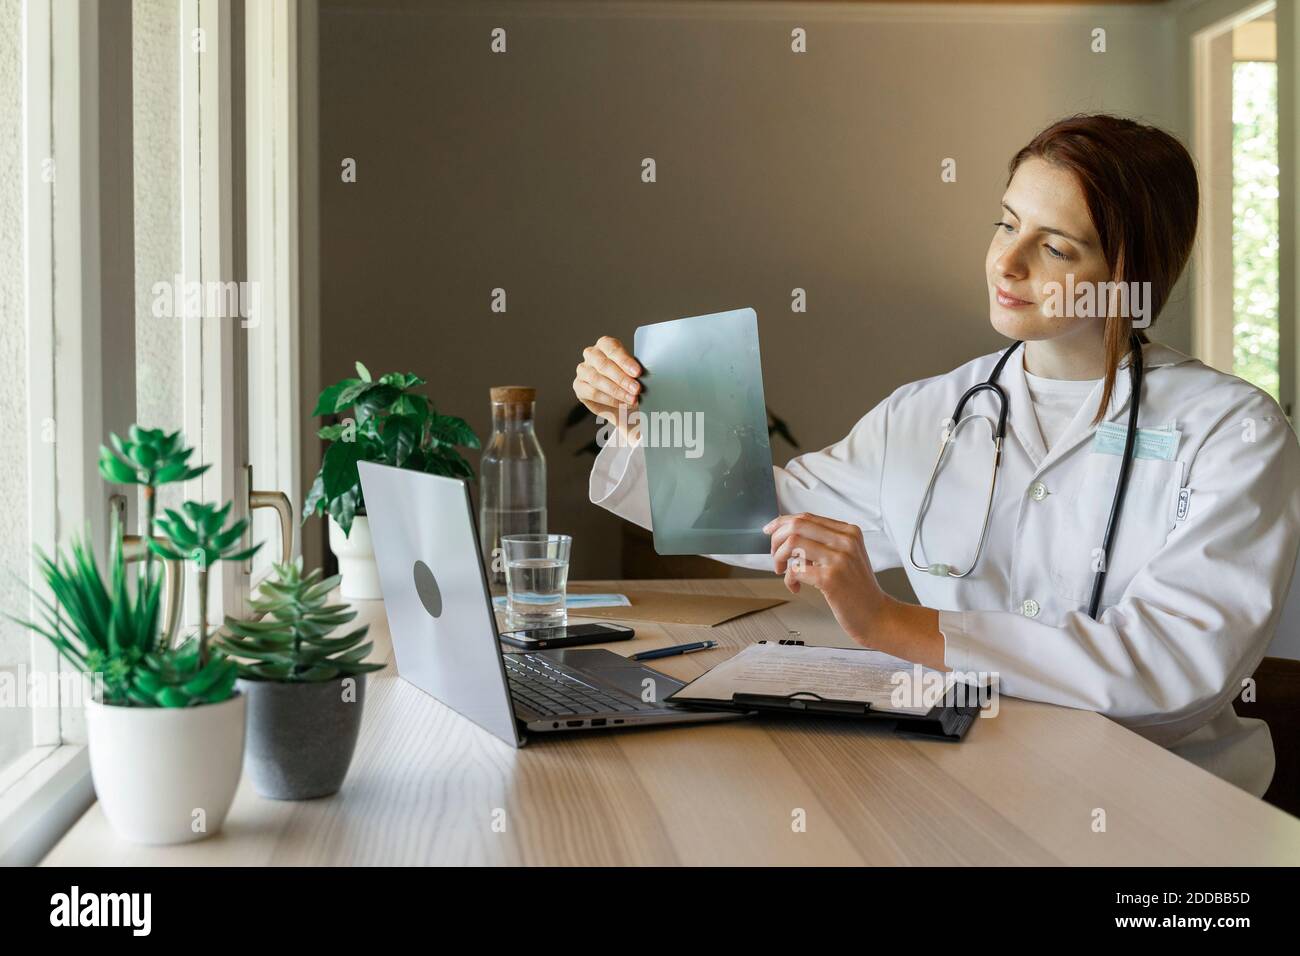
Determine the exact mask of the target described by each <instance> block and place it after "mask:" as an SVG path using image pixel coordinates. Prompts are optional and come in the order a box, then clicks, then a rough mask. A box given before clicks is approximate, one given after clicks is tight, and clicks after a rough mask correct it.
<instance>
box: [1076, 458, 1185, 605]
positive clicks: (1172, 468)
mask: <svg viewBox="0 0 1300 956" xmlns="http://www.w3.org/2000/svg"><path fill="white" fill-rule="evenodd" d="M1120 461H1121V458H1120V456H1118V455H1108V454H1101V453H1098V452H1092V453H1090V454H1089V455H1088V456H1087V461H1086V462H1085V464H1084V465H1083V467H1082V469H1081V472H1080V480H1079V482H1078V484H1077V485H1075V487H1074V489H1073V491H1071V492H1068V493H1067V495H1066V499H1065V500H1064V501H1062V502H1061V515H1060V521H1059V523H1058V526H1057V534H1058V538H1057V540H1056V541H1055V542H1053V547H1052V554H1053V557H1052V580H1053V584H1054V585H1055V587H1056V591H1057V593H1058V594H1060V595H1061V597H1063V598H1065V599H1067V600H1069V601H1073V602H1075V603H1077V604H1081V605H1085V606H1086V605H1087V603H1088V601H1089V600H1090V599H1091V597H1092V582H1093V578H1094V576H1095V575H1096V573H1097V571H1099V570H1100V569H1101V567H1102V550H1101V544H1102V539H1103V538H1104V537H1105V534H1106V522H1107V521H1108V520H1109V518H1110V509H1111V503H1112V502H1113V501H1114V499H1115V485H1116V483H1117V482H1118V481H1119V467H1120ZM1182 479H1183V463H1182V462H1181V461H1177V460H1174V461H1158V460H1154V459H1146V458H1139V459H1137V460H1135V461H1134V462H1133V468H1132V471H1131V472H1130V474H1129V483H1128V492H1127V493H1126V494H1125V496H1124V507H1123V511H1122V513H1121V514H1120V519H1119V524H1118V526H1117V527H1116V530H1115V535H1114V540H1113V542H1112V544H1111V554H1110V563H1109V569H1108V570H1107V572H1106V585H1105V588H1104V589H1103V591H1102V598H1101V600H1102V605H1103V606H1109V605H1112V604H1116V603H1118V601H1119V600H1120V598H1121V597H1122V596H1123V594H1124V591H1125V590H1126V589H1127V588H1128V585H1129V582H1130V581H1132V580H1133V578H1134V576H1135V575H1136V574H1137V573H1138V572H1139V571H1141V570H1142V568H1143V567H1145V566H1146V564H1147V562H1148V561H1150V560H1151V559H1152V558H1153V557H1154V556H1155V555H1156V553H1157V552H1158V551H1159V550H1160V549H1161V548H1162V547H1164V544H1165V540H1166V539H1167V538H1168V537H1169V532H1170V531H1172V530H1173V528H1174V520H1175V515H1176V511H1177V505H1178V491H1179V488H1180V487H1181V486H1182Z"/></svg>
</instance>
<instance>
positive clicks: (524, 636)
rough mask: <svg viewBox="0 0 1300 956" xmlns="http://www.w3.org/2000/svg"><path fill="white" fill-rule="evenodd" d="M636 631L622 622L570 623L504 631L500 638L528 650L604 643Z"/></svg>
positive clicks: (627, 636) (622, 638) (623, 637)
mask: <svg viewBox="0 0 1300 956" xmlns="http://www.w3.org/2000/svg"><path fill="white" fill-rule="evenodd" d="M635 634H636V631H634V630H632V628H630V627H624V626H623V625H622V624H570V625H568V626H567V627H535V628H530V629H528V630H523V631H505V632H504V633H502V634H501V635H500V637H501V640H503V641H505V642H506V643H507V644H511V645H513V646H515V647H522V648H524V649H525V650H529V651H540V650H542V649H543V648H546V647H576V646H577V645H579V644H604V643H605V642H606V641H626V640H630V639H631V638H632V637H633V636H634V635H635Z"/></svg>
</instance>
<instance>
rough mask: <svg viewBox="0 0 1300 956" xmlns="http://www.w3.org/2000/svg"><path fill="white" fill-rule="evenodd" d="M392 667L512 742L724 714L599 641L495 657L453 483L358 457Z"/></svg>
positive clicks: (464, 496) (483, 581)
mask: <svg viewBox="0 0 1300 956" xmlns="http://www.w3.org/2000/svg"><path fill="white" fill-rule="evenodd" d="M357 469H358V471H359V472H360V475H361V489H362V492H363V494H364V496H365V502H366V514H367V516H368V517H369V519H370V534H371V538H372V539H373V542H374V549H375V560H376V562H377V563H378V565H379V581H380V587H381V589H382V591H383V595H384V607H385V610H386V611H387V613H388V626H389V630H390V631H391V633H392V638H393V651H394V653H395V655H396V657H397V673H398V675H399V676H400V677H402V678H404V679H405V680H407V681H409V682H410V683H412V684H414V685H415V686H416V687H418V688H420V689H421V690H422V691H424V692H425V693H427V694H429V695H430V696H431V697H434V698H436V699H437V700H439V701H441V702H442V703H444V704H446V705H447V706H448V707H450V708H451V709H452V710H455V711H456V712H457V713H459V714H461V715H462V716H464V717H468V718H469V719H470V720H472V721H473V722H474V723H476V724H478V725H479V726H480V727H482V728H483V729H484V730H486V731H488V732H489V733H491V734H493V735H495V736H497V737H499V738H500V739H501V740H503V741H505V742H506V743H508V744H511V745H512V746H515V747H521V746H523V745H524V743H525V742H526V739H527V737H526V734H527V732H529V731H532V732H534V733H552V732H556V731H578V730H612V729H616V728H622V727H639V726H645V725H650V724H688V723H705V722H711V721H718V720H734V719H735V718H737V717H738V716H743V715H741V714H737V713H736V712H735V711H730V710H712V709H702V708H699V707H684V706H680V705H673V704H666V703H662V701H663V700H664V699H665V698H667V697H668V696H669V695H671V694H673V693H675V692H676V691H678V690H680V689H681V688H682V687H684V686H685V684H683V682H681V681H679V680H674V679H673V678H671V677H669V676H668V675H666V674H662V673H660V672H659V671H656V670H653V669H651V668H649V667H646V666H644V665H642V664H639V663H637V662H636V661H630V660H628V659H627V658H625V657H623V656H622V655H619V654H615V653H613V652H612V651H608V650H605V649H603V648H594V647H592V648H587V647H581V648H561V649H556V650H549V651H533V652H519V653H513V652H505V651H504V650H503V648H502V646H501V644H500V641H499V639H498V634H497V622H496V615H495V614H494V613H493V611H492V595H491V592H490V591H489V589H488V583H487V575H486V573H485V568H484V563H483V559H482V551H481V550H480V548H479V543H478V533H477V529H476V527H475V521H474V509H473V506H472V504H471V502H470V495H469V487H468V485H466V483H465V482H464V481H462V480H461V479H459V478H444V477H442V476H440V475H426V474H424V473H422V472H417V471H408V470H406V469H402V468H392V467H390V466H388V465H379V464H375V463H373V462H365V461H363V462H359V463H358V464H357Z"/></svg>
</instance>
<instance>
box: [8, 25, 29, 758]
mask: <svg viewBox="0 0 1300 956" xmlns="http://www.w3.org/2000/svg"><path fill="white" fill-rule="evenodd" d="M22 12H23V11H22V0H0V168H2V169H6V170H21V169H23V168H24V165H25V164H24V160H23V143H24V136H23V119H22V117H23V109H22V105H23V56H22V38H23V23H22ZM23 190H24V183H23V177H22V176H13V175H6V176H0V248H2V249H4V250H5V254H4V255H3V256H0V407H3V408H5V409H6V410H7V413H6V414H5V415H0V443H3V444H2V445H0V447H3V448H5V449H6V454H5V455H4V456H3V460H0V501H3V502H4V503H5V507H4V509H3V511H0V606H3V607H5V608H26V607H27V605H28V595H27V588H26V584H27V582H28V581H29V580H30V578H29V571H30V566H31V542H32V538H31V531H30V527H29V525H28V515H27V512H28V505H29V501H30V495H29V493H28V488H29V485H28V475H27V461H28V459H27V443H28V415H27V305H26V303H27V299H26V290H25V288H24V284H25V282H24V275H25V272H24V268H23V263H24V260H25V258H26V251H27V249H26V236H25V234H24V229H23V215H24V213H23V207H24V191H23ZM31 653H32V639H31V634H30V633H29V632H27V631H26V630H24V629H23V628H20V627H19V626H18V625H16V624H14V623H13V622H11V621H9V620H8V619H7V618H0V778H2V777H3V774H4V771H5V769H6V768H7V767H9V766H10V765H11V764H12V763H13V762H14V761H15V760H16V759H17V758H18V757H19V756H20V755H21V754H23V753H24V752H25V751H26V750H27V749H28V748H29V747H30V746H31V743H32V720H31V711H30V708H28V707H26V706H21V704H22V703H25V701H26V694H25V693H23V692H22V691H23V690H24V689H25V687H26V683H27V674H28V669H29V667H30V664H31Z"/></svg>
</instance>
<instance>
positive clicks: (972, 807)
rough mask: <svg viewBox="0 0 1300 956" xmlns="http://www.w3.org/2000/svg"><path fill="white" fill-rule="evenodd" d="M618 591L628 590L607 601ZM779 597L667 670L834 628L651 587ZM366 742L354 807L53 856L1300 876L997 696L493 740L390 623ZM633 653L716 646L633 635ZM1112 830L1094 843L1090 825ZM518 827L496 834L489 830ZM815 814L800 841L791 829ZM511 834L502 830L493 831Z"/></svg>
mask: <svg viewBox="0 0 1300 956" xmlns="http://www.w3.org/2000/svg"><path fill="white" fill-rule="evenodd" d="M599 583H601V584H602V585H603V586H607V587H609V588H610V589H611V590H613V589H617V588H618V587H619V585H620V583H622V584H623V585H625V586H629V587H630V586H632V583H631V582H599ZM637 586H643V587H663V588H673V587H677V588H681V589H685V590H692V591H703V592H709V593H739V594H745V593H753V594H775V593H780V594H782V595H785V596H787V597H792V599H793V601H794V602H796V603H792V604H790V605H783V606H781V607H779V608H776V609H774V610H771V611H764V612H761V613H759V614H754V615H750V616H749V617H746V618H742V619H740V620H737V621H733V622H730V623H728V624H725V625H723V626H721V627H718V628H713V629H711V630H710V631H709V634H708V636H710V637H714V638H716V639H717V640H719V641H720V642H721V643H722V645H723V646H722V647H720V648H719V649H718V650H716V651H709V652H704V653H699V654H691V655H687V656H684V657H677V658H669V659H666V660H662V661H657V662H655V665H654V666H656V667H659V668H661V669H662V670H664V671H666V672H668V673H671V674H672V675H674V676H676V677H679V678H682V679H689V678H691V677H693V676H695V675H697V674H698V673H700V672H702V671H703V670H704V669H706V668H707V667H709V666H711V665H712V664H714V663H716V662H717V661H719V660H721V659H724V658H725V657H726V656H728V655H730V654H731V653H733V652H734V651H736V650H737V649H738V648H740V647H742V646H743V645H745V644H746V643H748V642H751V641H755V640H759V639H761V638H770V639H775V638H780V637H786V636H787V634H788V630H787V628H796V627H798V626H799V625H800V623H801V622H803V623H805V624H806V622H807V621H808V620H810V618H809V616H808V615H810V614H811V615H816V614H828V613H829V612H828V611H827V610H826V608H825V605H824V603H823V602H822V599H821V597H820V595H818V594H817V592H816V591H814V590H813V589H811V588H805V589H804V593H802V594H800V595H798V596H797V597H796V596H792V595H788V594H786V592H785V590H784V588H783V587H782V585H781V582H780V581H779V580H776V579H770V580H769V579H753V580H744V579H740V580H730V581H724V580H715V581H684V582H668V581H654V582H641V583H639V584H638V585H637ZM362 616H363V618H364V619H365V620H368V621H369V622H370V624H371V633H372V634H373V636H374V638H375V642H376V649H377V653H379V654H382V655H383V656H385V657H387V658H388V659H389V661H390V667H389V668H388V669H386V670H384V671H381V672H378V673H376V674H372V675H371V677H370V680H371V684H370V686H369V689H368V695H367V696H368V700H367V702H366V713H365V720H364V725H363V727H362V730H361V739H360V742H359V743H358V746H357V753H356V758H355V760H354V761H353V764H352V770H351V773H350V775H349V777H348V780H347V783H346V784H345V785H344V787H343V790H342V792H341V793H339V794H337V795H336V796H334V797H329V798H325V799H322V800H315V801H309V802H304V803H280V802H275V801H271V800H263V799H261V798H259V797H258V796H257V795H256V794H255V793H254V792H253V788H252V786H251V785H250V784H249V783H248V781H247V779H245V780H244V782H243V783H242V784H241V786H240V789H239V793H238V796H237V797H236V798H235V804H234V807H233V808H232V809H231V812H230V816H229V819H228V820H227V821H226V825H225V829H224V832H222V833H221V834H219V835H217V836H215V837H213V838H211V839H208V840H206V841H203V842H200V843H194V844H190V845H187V846H180V847H141V846H133V845H131V844H128V843H125V842H123V841H121V840H119V839H118V838H117V837H116V836H114V834H113V833H112V831H111V830H110V829H109V827H108V825H107V823H106V822H105V820H104V818H103V815H102V814H101V813H100V811H99V808H98V806H97V805H96V806H92V807H91V809H90V810H88V811H87V812H86V814H85V816H84V817H83V818H82V819H81V820H80V821H79V822H78V823H77V824H76V826H75V827H73V829H72V830H71V831H70V832H69V833H68V834H67V836H66V837H65V838H64V839H63V840H62V841H61V842H60V843H59V844H58V846H56V847H55V848H54V850H53V851H51V853H50V854H49V856H48V857H47V858H46V860H45V862H46V863H47V864H55V865H69V866H85V865H95V864H112V865H160V866H180V865H190V864H199V865H203V864H208V865H244V866H265V865H268V864H270V865H274V864H463V863H476V864H477V863H489V864H497V863H524V864H679V863H684V864H863V863H867V864H992V865H999V864H1062V863H1066V864H1173V865H1187V864H1214V865H1223V864H1292V865H1294V864H1297V863H1300V820H1297V819H1296V818H1294V817H1291V816H1289V815H1287V814H1285V813H1282V812H1281V811H1279V810H1276V809H1274V808H1272V807H1270V806H1268V805H1267V804H1265V803H1263V802H1261V801H1260V800H1257V799H1255V798H1254V797H1251V796H1250V795H1249V794H1247V793H1245V792H1244V791H1241V790H1238V789H1237V788H1235V787H1233V786H1231V785H1230V784H1227V783H1224V782H1222V781H1220V780H1218V779H1217V778H1215V777H1213V776H1211V775H1210V774H1208V773H1206V772H1204V771H1202V770H1200V769H1199V768H1197V767H1195V766H1193V765H1192V764H1189V763H1187V762H1185V761H1183V760H1182V759H1180V758H1179V757H1175V756H1174V755H1173V754H1171V753H1169V752H1167V751H1165V750H1163V749H1161V748H1160V747H1157V746H1155V745H1154V744H1151V743H1148V742H1147V741H1145V740H1144V739H1142V738H1141V737H1138V736H1137V735H1136V734H1133V733H1130V732H1129V731H1127V730H1124V729H1123V728H1122V727H1120V726H1119V725H1117V724H1114V723H1112V722H1111V721H1109V720H1106V719H1105V718H1103V717H1100V716H1098V715H1096V714H1093V713H1089V712H1085V711H1076V710H1067V709H1064V708H1059V707H1051V706H1047V705H1044V704H1035V703H1030V702H1026V701H1019V700H1011V699H1006V698H1004V699H1003V700H1002V701H1001V713H1000V715H999V716H998V717H996V718H991V719H982V720H979V721H977V722H976V724H975V726H974V727H973V728H972V729H971V731H970V733H969V735H968V736H967V738H966V740H965V741H964V742H962V743H960V744H952V743H948V742H943V741H928V740H912V739H906V738H901V737H894V736H891V735H889V734H887V733H884V732H883V731H881V730H878V729H875V728H872V727H870V726H867V725H864V724H860V723H848V722H836V721H832V720H813V719H805V720H788V721H781V720H775V719H764V720H745V721H737V722H733V723H725V724H717V725H711V726H709V725H703V726H698V727H678V728H660V729H642V730H632V731H613V732H609V733H599V732H598V733H586V734H579V735H573V736H568V737H552V738H546V737H543V736H534V737H533V738H532V741H531V742H530V743H529V745H528V746H527V747H525V748H523V749H522V750H518V751H516V750H514V749H513V748H511V747H509V746H507V745H505V744H503V743H501V742H500V741H499V740H497V739H496V738H494V737H492V736H491V735H490V734H488V733H487V732H486V731H483V730H480V729H479V728H478V727H476V726H474V725H473V724H471V723H470V722H469V721H467V720H464V719H463V718H461V717H459V716H458V715H456V714H455V713H454V712H452V711H450V710H448V709H447V708H446V707H443V706H442V705H441V704H439V703H437V702H436V701H434V700H432V699H431V698H429V697H428V696H426V695H425V694H423V693H421V692H420V691H418V690H416V689H415V688H414V687H412V686H411V685H409V684H407V683H405V682H404V681H401V680H399V679H398V678H397V675H396V673H395V672H394V669H393V667H392V666H391V657H392V651H391V645H390V642H389V638H388V632H387V622H386V620H385V618H384V614H383V608H382V605H380V604H379V603H377V602H376V603H367V604H366V605H365V606H363V608H362ZM636 627H637V629H638V638H637V640H635V641H630V642H625V643H623V644H615V645H612V648H613V649H615V650H618V651H620V652H623V653H632V652H633V651H635V650H644V649H647V648H649V647H652V646H662V645H664V644H672V643H682V642H685V641H688V640H698V639H700V637H701V636H702V635H703V634H704V629H701V628H692V627H686V626H658V625H644V624H637V625H636ZM1095 808H1101V809H1103V810H1104V811H1105V813H1106V832H1104V833H1095V832H1093V829H1092V827H1093V818H1094V809H1095ZM498 809H501V810H504V811H505V816H504V820H505V832H503V833H502V832H496V831H494V829H493V821H494V813H495V812H496V811H498ZM800 810H801V811H803V815H804V819H805V820H806V832H795V829H794V828H793V827H792V822H793V821H794V819H795V815H796V814H797V813H798V811H800ZM495 815H496V817H497V818H498V819H499V818H500V814H499V813H495Z"/></svg>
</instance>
